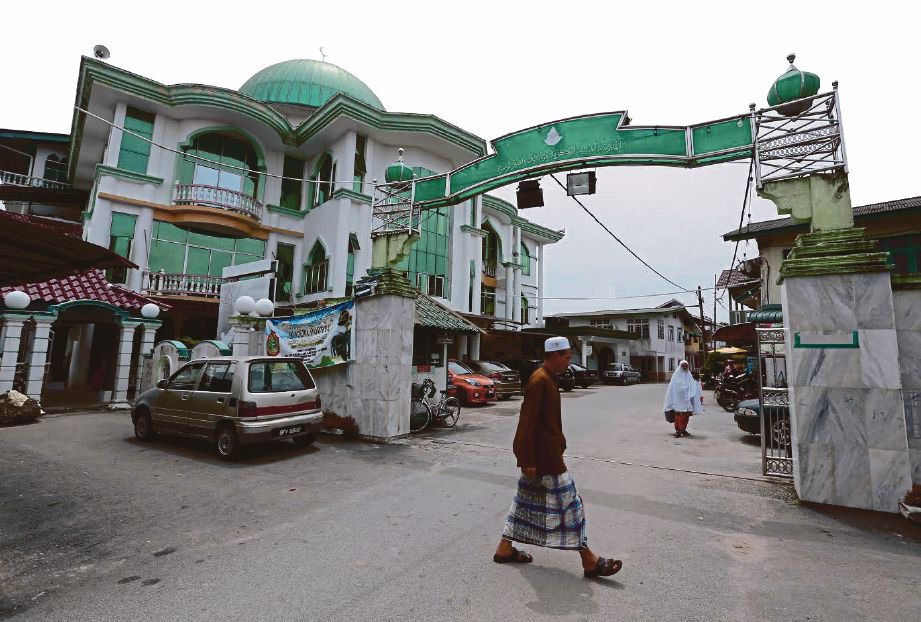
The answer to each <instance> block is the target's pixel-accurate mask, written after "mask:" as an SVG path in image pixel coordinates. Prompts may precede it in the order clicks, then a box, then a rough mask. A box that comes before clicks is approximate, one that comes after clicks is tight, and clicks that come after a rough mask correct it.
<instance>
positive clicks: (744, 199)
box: [723, 158, 755, 309]
mask: <svg viewBox="0 0 921 622" xmlns="http://www.w3.org/2000/svg"><path fill="white" fill-rule="evenodd" d="M754 173H755V159H754V158H752V159H751V161H750V163H749V165H748V179H747V180H746V181H745V196H744V197H742V213H741V214H739V229H738V230H739V231H741V230H742V222H744V220H745V208H746V206H748V205H749V203H750V201H751V187H752V180H753V179H754ZM750 209H751V208H750V207H749V210H750ZM750 216H751V214H750V212H749V217H750ZM739 242H740V240H736V245H735V248H734V249H733V251H732V262H730V264H729V276H727V277H726V291H729V284H730V283H732V270H733V268H734V267H735V265H736V257H737V255H738V252H739ZM723 308H724V309H725V308H726V307H723Z"/></svg>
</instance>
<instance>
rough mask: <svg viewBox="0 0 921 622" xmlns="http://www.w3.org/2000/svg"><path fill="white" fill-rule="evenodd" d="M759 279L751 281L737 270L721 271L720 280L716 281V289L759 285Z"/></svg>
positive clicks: (751, 279)
mask: <svg viewBox="0 0 921 622" xmlns="http://www.w3.org/2000/svg"><path fill="white" fill-rule="evenodd" d="M760 282H761V281H760V280H759V279H753V278H751V277H750V276H746V275H744V274H742V273H741V272H739V271H738V270H723V271H722V272H721V273H720V278H719V279H718V280H717V281H716V286H717V287H742V286H743V285H754V284H756V283H760Z"/></svg>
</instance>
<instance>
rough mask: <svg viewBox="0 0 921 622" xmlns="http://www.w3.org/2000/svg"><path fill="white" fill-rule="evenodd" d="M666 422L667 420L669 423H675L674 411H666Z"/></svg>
mask: <svg viewBox="0 0 921 622" xmlns="http://www.w3.org/2000/svg"><path fill="white" fill-rule="evenodd" d="M665 420H666V421H667V422H668V423H675V411H674V410H666V411H665Z"/></svg>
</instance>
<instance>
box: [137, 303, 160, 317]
mask: <svg viewBox="0 0 921 622" xmlns="http://www.w3.org/2000/svg"><path fill="white" fill-rule="evenodd" d="M158 315H160V307H158V306H157V305H155V304H154V303H152V302H148V303H147V304H146V305H144V306H143V307H141V317H144V318H147V319H148V320H152V319H154V318H156V317H157V316H158Z"/></svg>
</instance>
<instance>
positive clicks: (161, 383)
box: [157, 380, 166, 389]
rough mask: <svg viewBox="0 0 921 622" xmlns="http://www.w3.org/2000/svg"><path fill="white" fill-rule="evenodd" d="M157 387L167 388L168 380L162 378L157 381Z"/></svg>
mask: <svg viewBox="0 0 921 622" xmlns="http://www.w3.org/2000/svg"><path fill="white" fill-rule="evenodd" d="M157 388H158V389H165V388H166V380H161V381H160V382H158V383H157Z"/></svg>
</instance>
